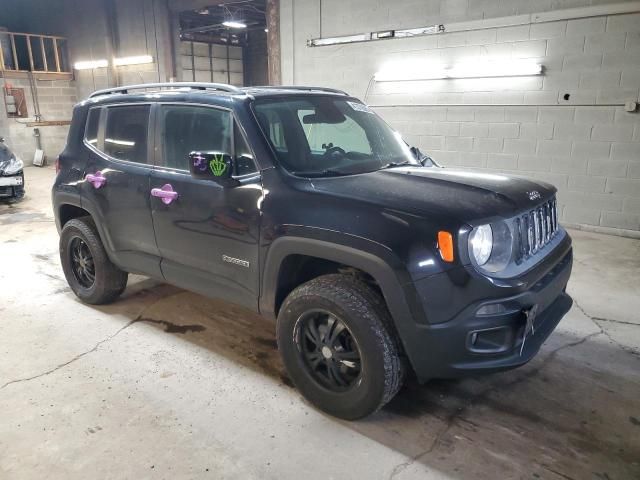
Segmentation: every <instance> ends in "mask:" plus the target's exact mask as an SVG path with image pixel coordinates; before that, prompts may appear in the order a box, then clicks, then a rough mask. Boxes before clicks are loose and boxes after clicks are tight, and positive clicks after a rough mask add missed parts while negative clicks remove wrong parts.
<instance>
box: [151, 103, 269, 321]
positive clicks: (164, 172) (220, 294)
mask: <svg viewBox="0 0 640 480" xmlns="http://www.w3.org/2000/svg"><path fill="white" fill-rule="evenodd" d="M155 118H156V124H157V132H156V144H157V146H158V149H157V152H156V166H155V168H154V170H153V172H152V174H151V188H152V189H159V190H163V191H172V192H175V193H172V194H171V195H169V196H167V195H166V194H161V192H160V193H159V192H158V190H155V193H156V195H159V196H155V197H154V196H152V199H151V211H152V217H153V225H154V229H155V233H156V242H157V244H158V248H159V250H160V254H161V256H162V263H161V268H162V273H163V274H164V277H165V279H166V280H167V281H168V282H169V283H172V284H175V285H178V286H181V287H183V288H186V289H188V290H193V291H196V292H199V293H202V294H204V295H207V296H210V297H214V298H221V299H224V300H229V301H231V302H233V303H238V304H242V305H245V306H247V307H250V308H253V309H257V299H258V283H259V282H258V271H259V270H258V239H259V227H260V209H259V204H260V199H261V197H262V183H261V179H260V173H259V172H258V170H257V168H256V166H255V163H254V161H253V155H252V154H251V150H250V149H249V147H248V146H247V143H246V140H245V138H244V136H243V135H242V133H241V131H240V129H239V128H238V125H237V124H235V120H234V118H233V115H232V113H231V111H229V110H226V109H222V108H215V107H208V106H200V105H185V104H159V105H157V106H156V112H155ZM192 151H215V152H224V153H230V154H231V155H232V156H233V157H234V163H235V165H236V167H235V168H236V172H235V173H236V177H237V178H238V179H239V180H240V184H239V185H238V186H235V187H226V188H225V187H222V186H221V185H219V184H218V183H215V182H214V181H210V180H196V179H194V178H192V177H191V175H190V174H189V167H188V155H189V153H190V152H192Z"/></svg>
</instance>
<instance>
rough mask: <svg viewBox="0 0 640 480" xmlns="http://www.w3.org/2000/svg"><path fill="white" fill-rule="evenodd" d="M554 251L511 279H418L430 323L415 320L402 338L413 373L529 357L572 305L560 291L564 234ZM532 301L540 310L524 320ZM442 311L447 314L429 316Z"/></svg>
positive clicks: (480, 369)
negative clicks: (408, 337)
mask: <svg viewBox="0 0 640 480" xmlns="http://www.w3.org/2000/svg"><path fill="white" fill-rule="evenodd" d="M557 250H558V251H557V252H554V255H552V257H553V258H549V259H545V260H544V261H543V262H541V265H539V266H538V267H536V268H535V269H534V270H535V271H534V272H530V274H529V276H528V278H526V279H519V280H517V281H514V282H512V283H510V284H497V283H496V284H491V282H489V281H488V280H487V279H486V278H484V277H479V276H474V275H472V274H469V272H466V275H465V274H464V273H463V272H458V274H457V275H456V273H455V272H450V273H442V274H438V275H435V276H433V277H429V278H426V279H424V280H420V281H417V282H416V283H415V287H416V291H417V294H418V296H419V297H420V298H421V300H422V304H423V308H424V311H425V314H426V318H427V319H431V323H429V324H418V325H416V328H415V336H414V338H413V339H412V340H411V341H410V342H406V341H405V342H404V344H405V349H406V350H407V354H408V356H409V358H410V360H411V363H412V365H413V367H414V370H415V372H416V375H417V377H418V379H419V380H421V381H426V380H428V379H430V378H453V377H460V376H464V375H467V374H474V373H490V372H496V371H500V370H507V369H510V368H515V367H518V366H520V365H523V364H525V363H527V362H528V361H529V360H531V359H532V358H533V357H534V356H535V355H536V353H537V352H538V350H539V349H540V347H541V346H542V344H543V343H544V341H545V340H546V339H547V338H548V336H549V335H550V334H551V332H553V330H554V329H555V328H556V326H557V325H558V323H559V322H560V320H561V319H562V317H563V316H564V315H565V314H566V313H567V312H568V311H569V310H570V308H571V305H572V304H573V301H572V299H571V297H570V296H569V295H567V294H566V292H565V289H566V286H567V282H568V281H569V277H570V275H571V268H572V264H573V253H572V249H571V241H570V239H569V237H568V236H567V239H566V241H565V242H563V244H562V245H560V246H559V247H558V249H557ZM434 296H435V297H436V298H437V299H435V300H434ZM465 298H467V301H464V299H465ZM460 305H462V306H463V308H462V309H460ZM532 308H534V309H535V311H536V312H537V313H536V314H535V318H533V320H532V321H531V319H530V321H529V323H528V322H527V316H528V312H531V310H532ZM443 310H444V311H446V312H447V317H446V318H448V320H446V321H439V322H437V323H433V319H434V318H435V319H438V320H440V319H441V318H442V311H443ZM452 311H455V314H453V315H450V312H452ZM532 316H533V315H531V317H532ZM523 340H524V345H523Z"/></svg>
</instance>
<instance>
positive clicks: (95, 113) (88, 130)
mask: <svg viewBox="0 0 640 480" xmlns="http://www.w3.org/2000/svg"><path fill="white" fill-rule="evenodd" d="M100 111H101V109H100V108H92V109H91V110H89V115H88V116H87V124H86V126H85V129H84V139H85V141H86V142H87V143H88V144H89V145H93V146H94V147H96V148H97V147H98V126H99V125H100Z"/></svg>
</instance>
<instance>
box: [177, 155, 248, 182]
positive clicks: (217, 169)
mask: <svg viewBox="0 0 640 480" xmlns="http://www.w3.org/2000/svg"><path fill="white" fill-rule="evenodd" d="M189 171H190V172H191V176H192V177H193V178H197V179H199V180H213V181H214V182H216V183H219V184H220V185H222V186H224V187H234V186H236V185H238V184H239V182H238V180H236V179H235V178H233V176H232V175H233V157H232V156H231V155H229V154H228V153H221V152H191V153H190V154H189Z"/></svg>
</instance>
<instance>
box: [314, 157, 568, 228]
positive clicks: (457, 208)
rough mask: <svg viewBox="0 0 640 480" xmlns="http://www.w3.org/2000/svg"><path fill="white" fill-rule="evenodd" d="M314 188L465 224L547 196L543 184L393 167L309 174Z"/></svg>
mask: <svg viewBox="0 0 640 480" xmlns="http://www.w3.org/2000/svg"><path fill="white" fill-rule="evenodd" d="M312 183H313V187H314V188H315V189H316V190H319V191H322V192H325V193H328V194H334V195H339V196H343V197H346V198H352V199H355V200H362V201H366V202H370V203H371V202H373V203H376V204H378V205H380V206H382V207H385V208H389V209H393V210H400V211H404V212H407V213H413V214H419V215H429V216H435V217H448V218H450V219H453V218H455V219H458V220H459V221H461V222H465V223H474V222H475V221H479V220H485V219H490V218H492V217H503V218H508V217H512V216H513V215H515V214H516V213H518V212H521V211H526V210H529V209H531V208H533V207H534V206H536V205H539V204H540V203H542V202H544V201H546V200H548V199H549V198H551V197H552V196H553V195H554V194H555V192H556V188H555V187H554V186H552V185H550V184H548V183H544V182H538V181H532V180H527V179H524V178H520V177H515V176H511V175H503V174H493V173H480V172H470V171H463V170H455V169H449V168H437V167H397V168H390V169H386V170H378V171H375V172H370V173H364V174H359V175H350V176H344V177H330V178H321V179H318V178H314V179H313V180H312Z"/></svg>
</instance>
